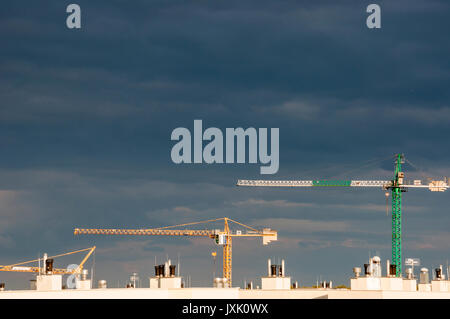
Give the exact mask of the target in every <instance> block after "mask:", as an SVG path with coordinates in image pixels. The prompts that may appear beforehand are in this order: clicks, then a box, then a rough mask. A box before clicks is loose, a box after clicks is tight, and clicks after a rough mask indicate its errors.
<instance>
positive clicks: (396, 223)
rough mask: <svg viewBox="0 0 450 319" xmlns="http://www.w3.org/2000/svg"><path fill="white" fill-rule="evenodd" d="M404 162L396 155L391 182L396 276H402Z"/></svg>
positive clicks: (393, 255)
mask: <svg viewBox="0 0 450 319" xmlns="http://www.w3.org/2000/svg"><path fill="white" fill-rule="evenodd" d="M404 162H405V158H404V156H403V154H397V160H396V162H395V171H394V179H393V181H392V186H391V187H390V188H391V189H392V264H393V265H395V271H396V274H395V275H396V276H397V277H400V276H401V274H402V192H406V188H404V187H402V186H401V185H402V184H403V178H404V174H403V172H402V164H403V163H404Z"/></svg>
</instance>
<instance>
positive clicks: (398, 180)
mask: <svg viewBox="0 0 450 319" xmlns="http://www.w3.org/2000/svg"><path fill="white" fill-rule="evenodd" d="M395 158H396V160H395V169H394V178H393V179H392V180H238V182H237V184H236V185H237V186H258V187H260V186H263V187H264V186H270V187H273V186H275V187H342V186H344V187H381V188H382V189H384V190H391V191H392V261H391V265H395V276H397V277H401V275H402V193H403V192H406V191H407V190H408V188H422V189H424V188H428V189H429V190H430V191H432V192H444V191H445V190H447V189H448V188H449V186H448V181H447V180H446V179H445V180H430V181H428V183H427V181H426V182H425V183H427V184H423V181H422V180H414V181H413V182H405V181H404V177H405V176H404V173H403V172H402V164H403V163H405V157H404V155H403V154H397V155H396V156H395Z"/></svg>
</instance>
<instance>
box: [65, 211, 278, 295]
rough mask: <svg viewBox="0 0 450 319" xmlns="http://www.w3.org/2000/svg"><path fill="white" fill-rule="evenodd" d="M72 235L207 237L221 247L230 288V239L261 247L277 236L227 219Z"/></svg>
mask: <svg viewBox="0 0 450 319" xmlns="http://www.w3.org/2000/svg"><path fill="white" fill-rule="evenodd" d="M217 221H223V222H224V228H223V230H221V229H212V230H211V229H200V230H194V229H173V228H175V227H177V228H179V227H186V226H190V225H198V224H205V223H211V222H217ZM229 223H233V224H237V225H240V226H242V227H243V228H245V229H246V232H245V233H243V232H242V231H239V230H238V231H235V232H233V231H232V230H231V229H230V227H229ZM74 235H128V236H192V237H209V238H211V239H214V241H215V242H216V244H218V245H221V246H223V277H224V278H226V279H227V280H228V284H229V286H230V287H231V277H232V276H231V273H232V238H233V237H262V242H263V245H267V244H269V243H270V242H272V241H275V240H277V238H278V234H277V232H276V231H275V230H272V229H270V228H264V229H263V230H257V229H255V228H253V227H250V226H247V225H244V224H242V223H240V222H237V221H235V220H232V219H230V218H227V217H223V218H217V219H210V220H205V221H200V222H192V223H187V224H181V225H174V226H166V227H159V228H146V229H112V228H110V229H104V228H75V229H74Z"/></svg>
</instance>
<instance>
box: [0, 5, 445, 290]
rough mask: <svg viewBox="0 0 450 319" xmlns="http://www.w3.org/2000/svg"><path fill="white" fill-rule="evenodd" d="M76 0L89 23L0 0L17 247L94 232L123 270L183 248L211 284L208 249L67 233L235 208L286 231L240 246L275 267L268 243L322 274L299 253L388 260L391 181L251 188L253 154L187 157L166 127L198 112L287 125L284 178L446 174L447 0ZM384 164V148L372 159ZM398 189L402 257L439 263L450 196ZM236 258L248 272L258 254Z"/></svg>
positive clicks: (64, 242)
mask: <svg viewBox="0 0 450 319" xmlns="http://www.w3.org/2000/svg"><path fill="white" fill-rule="evenodd" d="M77 3H78V4H80V6H81V8H82V29H81V30H68V29H67V28H66V27H65V18H66V13H65V6H66V5H67V4H66V3H62V2H61V1H46V2H45V4H43V3H42V2H31V1H28V2H26V3H22V2H20V3H19V2H12V1H9V3H7V4H2V11H1V12H0V37H1V43H2V44H1V48H0V97H1V104H0V146H1V151H0V155H1V156H0V189H2V191H1V193H0V212H1V216H2V222H1V223H0V240H1V247H2V251H3V252H4V254H3V258H4V259H5V260H6V259H7V260H9V261H11V262H14V261H16V260H22V259H23V258H26V257H28V256H35V255H36V252H37V251H40V252H42V249H44V248H45V249H48V250H53V251H55V252H61V251H63V250H64V249H66V248H67V249H66V250H69V249H71V248H74V249H76V248H79V247H80V245H90V244H92V243H93V242H96V243H99V246H101V247H100V248H101V249H100V248H99V253H98V256H97V259H98V262H99V263H101V262H102V261H101V258H102V257H101V255H102V253H103V254H104V256H105V257H104V258H105V263H106V260H113V259H114V260H116V261H118V264H117V265H118V266H117V267H118V268H117V267H116V266H111V265H110V266H108V265H106V264H103V265H104V266H105V268H109V267H111V269H114V270H116V271H120V272H126V271H129V269H130V268H129V267H135V268H136V269H139V270H140V271H149V270H148V268H149V263H152V262H153V261H152V260H153V257H154V255H158V256H159V257H161V256H164V255H165V254H164V252H169V253H170V254H174V253H175V254H176V253H177V252H178V251H177V248H176V247H177V246H182V248H183V249H182V250H183V254H184V257H182V258H185V260H186V268H185V269H186V271H187V273H189V272H192V274H193V275H194V276H195V275H197V276H199V278H198V281H199V282H201V280H202V278H201V273H198V272H197V269H196V267H198V265H196V263H195V260H194V259H195V258H199V260H203V261H205V260H208V262H209V259H208V258H210V257H209V250H210V249H216V248H214V246H211V245H210V246H208V245H207V244H205V247H207V249H206V250H202V249H199V247H198V246H197V245H200V247H204V246H202V245H203V244H204V243H203V242H201V243H200V244H197V242H196V241H195V240H194V241H186V242H183V239H177V240H167V241H166V239H167V238H166V239H164V238H155V239H153V238H152V239H150V240H149V239H147V238H144V239H141V238H140V239H133V238H129V239H124V238H117V237H111V238H95V237H88V238H86V237H83V238H81V237H77V238H75V239H74V238H73V236H72V230H73V227H76V226H78V227H124V228H135V227H156V226H165V225H172V224H179V223H183V222H189V221H195V220H202V219H206V218H216V217H222V216H228V217H231V218H234V219H237V220H239V221H243V222H245V223H252V224H254V225H256V226H271V225H270V224H273V225H276V226H277V227H279V228H280V240H281V241H280V244H275V245H274V248H273V250H272V251H267V250H260V248H258V247H257V246H258V245H259V242H258V243H255V242H253V241H252V242H249V243H244V242H245V241H244V240H243V241H242V244H241V243H240V245H241V246H240V247H241V248H239V247H237V248H236V249H235V250H234V251H235V253H236V254H240V253H239V249H241V251H242V252H244V251H247V250H246V249H254V252H251V253H250V254H254V255H252V256H253V257H254V260H255V261H260V262H261V263H262V265H264V262H265V261H264V259H265V258H267V256H268V254H269V255H270V254H273V255H277V254H278V255H280V256H286V255H291V254H292V257H291V261H290V263H291V266H289V269H292V272H293V274H294V275H295V274H299V275H300V274H301V275H302V276H303V277H304V278H305V279H304V280H311V281H312V280H314V279H315V275H316V274H315V273H314V271H316V268H315V267H313V266H312V267H310V268H309V269H308V270H305V268H307V265H308V261H304V258H303V256H300V255H299V253H298V252H297V250H299V249H300V252H302V253H308V254H309V255H308V256H309V259H310V260H311V259H312V260H313V261H311V263H312V264H315V263H321V264H322V265H323V264H324V263H325V261H326V260H329V259H330V258H334V257H335V256H336V255H337V254H339V253H341V254H343V256H346V257H347V258H348V263H345V262H343V263H342V264H340V265H336V267H335V268H336V269H337V270H339V272H337V273H335V274H334V275H335V276H337V277H338V278H344V277H345V276H344V277H343V275H342V274H344V273H345V271H347V270H348V269H350V268H349V267H351V266H354V265H355V264H356V263H362V262H363V261H364V260H365V259H364V258H365V256H366V255H367V250H372V251H374V250H376V249H378V250H379V251H380V252H381V253H382V254H384V255H383V256H384V257H389V254H390V249H389V245H390V239H389V234H390V222H389V218H390V217H386V216H385V198H384V193H383V192H379V191H378V192H374V191H371V190H323V191H313V190H278V189H276V190H274V189H270V190H267V189H242V188H237V187H235V186H234V183H235V182H236V180H237V179H238V178H247V177H248V178H253V177H256V178H260V177H261V176H260V175H259V168H258V167H257V166H255V165H245V166H239V165H231V166H229V165H228V166H227V165H212V166H187V165H180V166H177V165H175V164H173V163H171V161H170V148H171V146H172V143H171V141H170V133H171V131H172V130H173V129H174V128H175V127H178V126H183V127H188V128H192V125H193V120H194V119H203V121H204V126H205V127H208V126H214V127H219V128H222V129H224V128H226V127H238V126H242V127H248V126H253V127H279V128H280V171H279V172H278V174H277V176H275V177H274V178H352V177H364V178H374V179H380V178H383V179H384V178H390V177H391V175H392V166H393V164H392V155H393V154H394V153H396V152H399V151H401V152H404V153H406V155H407V158H408V159H411V161H412V162H413V163H414V164H415V166H411V165H409V164H407V165H406V170H407V172H408V174H409V176H411V177H412V176H415V177H420V176H421V174H422V173H424V174H425V175H438V176H439V175H449V168H450V166H449V164H448V156H449V155H450V153H449V150H448V142H447V136H448V134H449V124H450V123H449V121H450V105H449V103H448V101H449V98H450V96H449V94H450V93H449V90H448V87H449V84H450V65H449V59H448V56H449V54H450V43H449V41H448V34H447V32H446V30H449V29H450V26H449V23H450V22H449V20H448V14H449V12H450V5H449V4H448V3H447V2H446V1H422V0H416V1H396V2H393V1H379V2H378V3H379V4H380V5H381V7H382V29H381V30H368V29H367V28H366V27H365V19H366V16H367V14H366V13H365V8H366V6H367V5H368V4H369V3H371V2H369V1H356V2H355V1H339V3H337V2H336V1H320V2H313V1H209V0H208V1H181V0H180V1H134V2H133V3H132V4H130V3H129V2H126V1H107V2H106V1H95V2H92V1H78V2H77ZM372 159H379V160H378V161H373V162H369V163H368V162H367V161H369V160H372ZM408 165H409V166H408ZM416 166H417V167H419V168H420V170H419V169H417V167H416ZM356 168H357V169H356ZM422 170H423V171H424V172H422ZM411 174H412V175H411ZM441 195H442V196H441ZM404 204H405V214H406V212H407V213H408V215H405V216H406V217H405V218H406V220H405V223H404V227H405V229H406V230H407V231H408V232H409V233H408V232H405V234H410V235H405V236H411V237H410V239H411V240H410V244H407V245H406V248H405V249H406V253H408V249H411V250H410V251H412V252H414V253H415V254H427V258H429V259H430V260H432V261H433V262H434V261H436V262H437V260H439V258H441V255H442V254H441V253H438V252H435V253H434V254H429V253H428V252H425V250H426V247H428V246H427V245H429V244H430V243H432V245H433V247H441V246H440V245H439V244H438V243H440V242H442V240H445V239H446V238H447V237H446V236H447V235H446V229H447V225H448V217H447V214H446V213H447V211H448V196H447V194H429V193H426V194H425V192H424V191H411V192H410V193H408V194H406V195H405V201H404ZM431 215H432V216H433V218H430V216H431ZM434 220H441V221H442V222H440V223H435V222H434ZM296 225H297V226H296ZM214 227H215V226H214ZM273 227H274V228H275V226H273ZM297 228H298V232H296V229H297ZM307 229H310V231H309V232H306V231H303V230H307ZM430 229H435V230H436V234H435V236H434V235H433V233H432V232H430ZM283 231H284V233H282V232H283ZM36 238H37V239H38V240H37V239H36ZM406 238H407V237H405V242H406ZM408 239H409V238H408ZM182 242H183V243H182ZM133 243H135V244H136V245H135V246H134V247H135V248H133V249H131V247H133ZM277 245H278V246H277ZM211 247H212V248H211ZM421 247H422V248H421ZM18 248H20V249H18ZM265 248H267V247H264V249H265ZM102 249H103V250H102ZM174 249H175V250H174ZM261 249H262V248H261ZM114 251H116V253H114ZM257 253H260V255H259V256H258V255H257ZM442 253H447V254H448V251H445V249H444V251H443V252H442ZM133 254H134V255H133ZM187 256H190V257H187ZM192 256H195V258H194V257H192ZM249 256H250V255H249ZM191 257H192V258H193V259H192V260H191V259H189V258H191ZM239 257H241V258H242V260H241V261H235V263H236V269H235V271H234V273H235V274H236V276H239V275H238V274H239V273H246V272H248V263H249V262H250V259H248V256H247V257H246V256H245V255H243V254H242V255H239ZM133 258H134V259H135V262H131V261H130V259H133ZM327 258H328V259H327ZM127 259H128V260H129V264H132V266H126V261H127ZM234 260H237V259H234ZM341 260H344V259H341ZM2 262H3V261H2ZM114 267H116V268H114ZM127 267H128V268H127ZM347 268H348V269H347ZM146 269H147V270H146ZM295 269H302V270H301V271H299V272H296V270H295ZM337 270H336V271H337ZM103 271H104V272H105V276H106V277H107V276H111V277H113V273H112V272H109V273H108V270H106V269H105V270H103ZM111 271H112V270H111ZM263 271H264V268H263ZM254 276H255V277H256V276H259V275H258V274H254ZM342 280H344V279H342ZM343 283H344V282H343ZM204 284H208V285H209V283H204Z"/></svg>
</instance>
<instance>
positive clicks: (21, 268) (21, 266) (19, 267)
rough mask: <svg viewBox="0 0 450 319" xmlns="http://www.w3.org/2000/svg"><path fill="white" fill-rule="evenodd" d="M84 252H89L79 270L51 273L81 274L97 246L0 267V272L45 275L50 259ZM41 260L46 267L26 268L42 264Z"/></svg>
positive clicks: (55, 269)
mask: <svg viewBox="0 0 450 319" xmlns="http://www.w3.org/2000/svg"><path fill="white" fill-rule="evenodd" d="M83 251H88V253H87V254H86V256H85V257H84V258H83V260H82V261H81V263H80V264H79V265H78V267H77V268H74V269H58V268H53V269H52V271H51V273H52V274H55V275H72V274H81V271H82V270H83V265H84V264H85V262H86V261H87V260H88V258H89V257H90V256H91V255H92V253H93V252H94V251H95V246H93V247H89V248H85V249H80V250H75V251H71V252H68V253H64V254H60V255H55V256H50V257H44V258H39V259H34V260H28V261H23V262H20V263H17V264H13V265H6V266H2V265H0V271H11V272H36V273H39V274H41V273H45V260H46V259H47V260H49V259H53V258H57V257H62V256H67V255H72V254H76V253H81V252H83ZM41 260H42V261H44V262H43V265H44V267H32V266H26V265H27V264H30V263H33V262H40V261H41Z"/></svg>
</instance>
